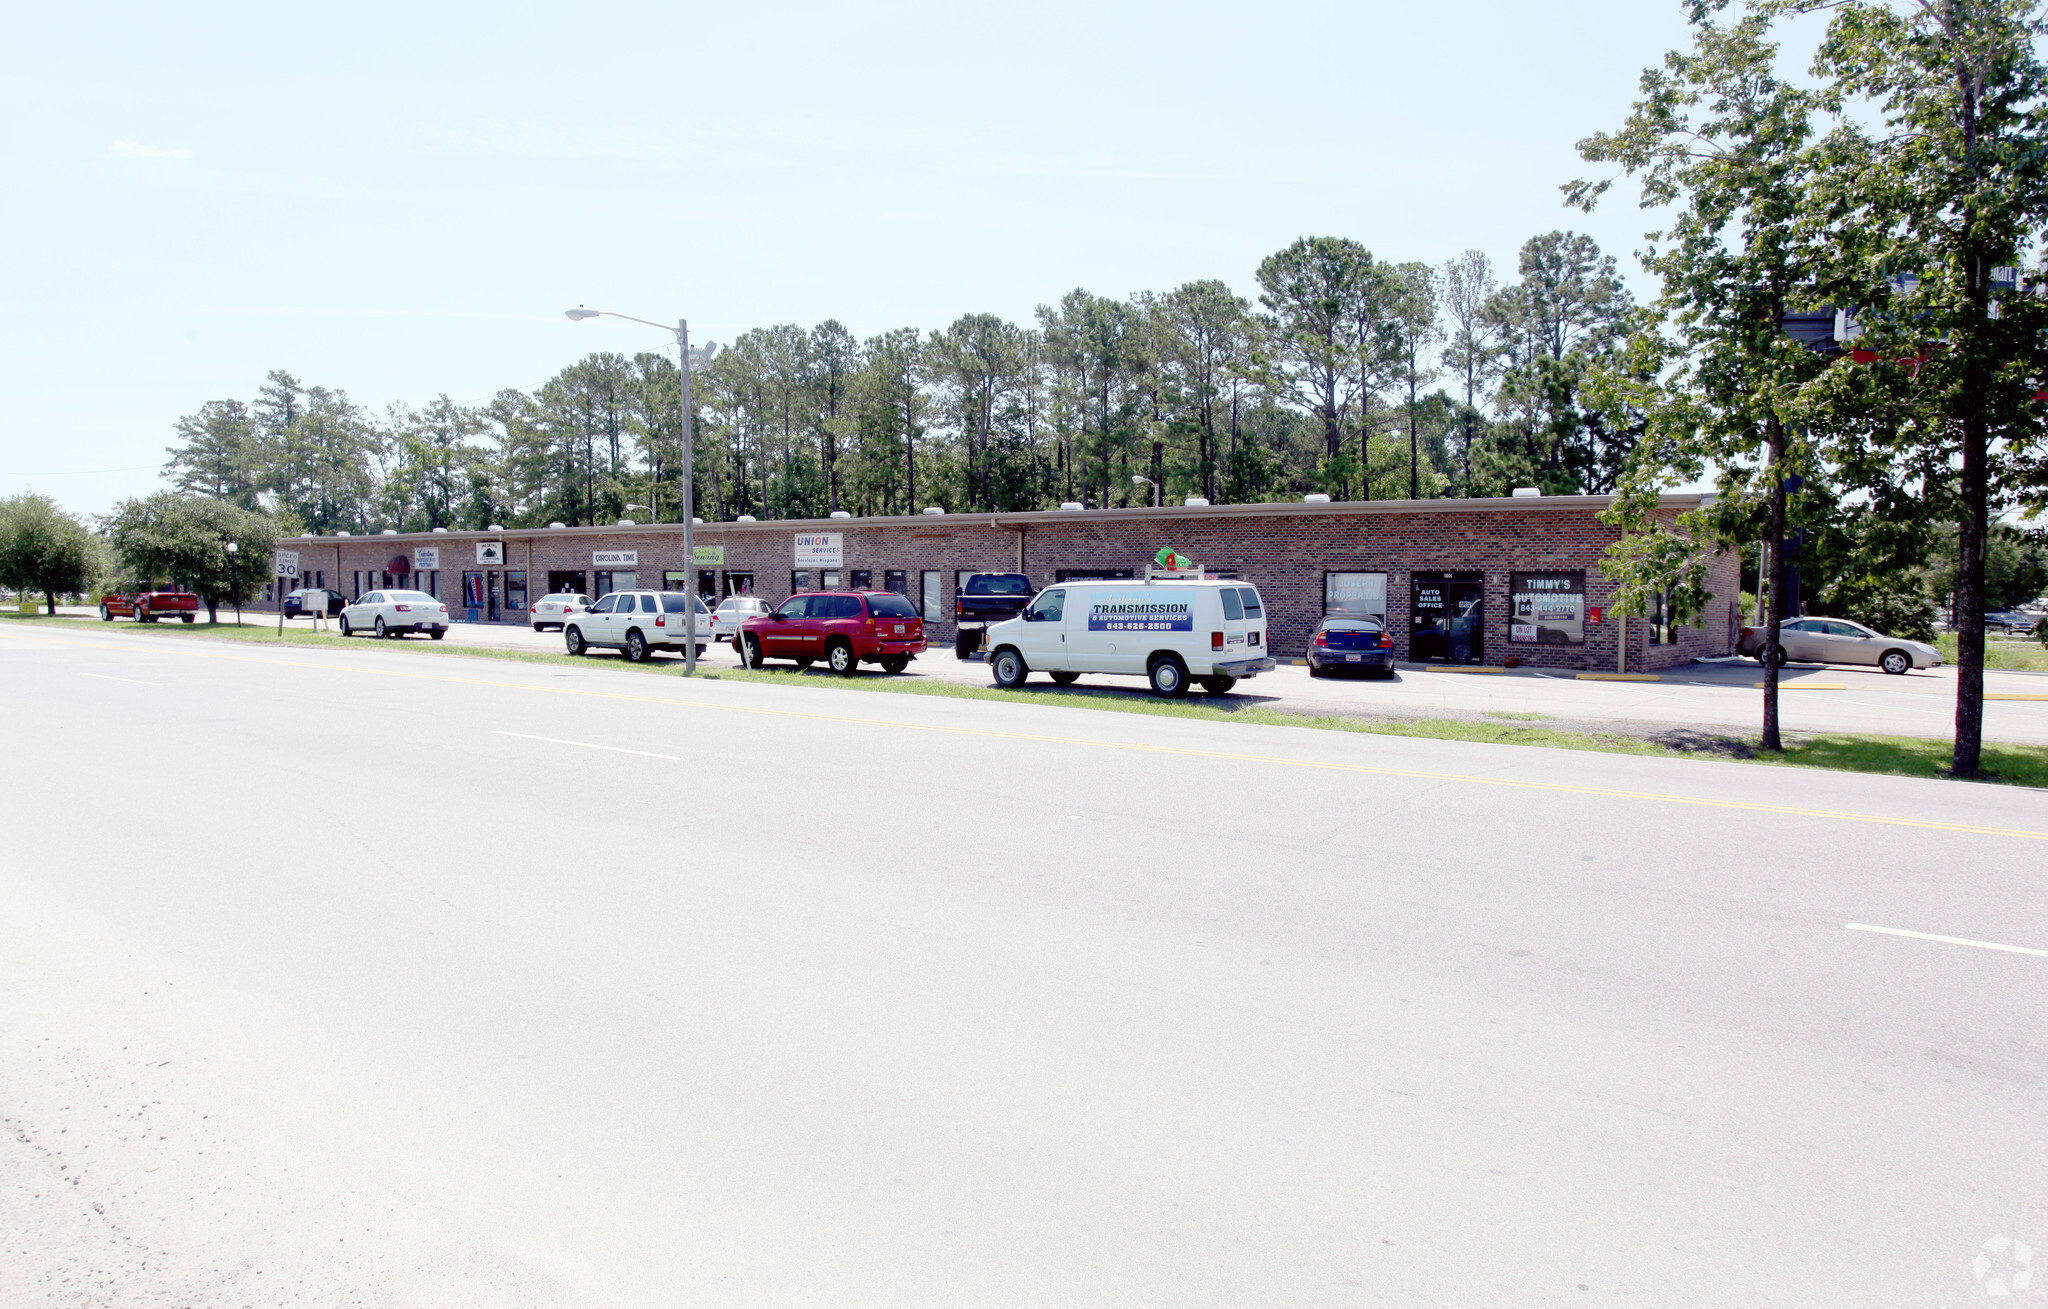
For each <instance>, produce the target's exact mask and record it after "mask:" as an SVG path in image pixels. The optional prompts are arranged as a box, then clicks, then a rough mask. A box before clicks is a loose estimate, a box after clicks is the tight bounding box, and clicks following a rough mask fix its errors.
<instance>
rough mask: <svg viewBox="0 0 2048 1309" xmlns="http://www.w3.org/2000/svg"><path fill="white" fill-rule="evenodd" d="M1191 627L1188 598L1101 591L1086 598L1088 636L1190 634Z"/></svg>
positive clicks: (1151, 592) (1191, 607)
mask: <svg viewBox="0 0 2048 1309" xmlns="http://www.w3.org/2000/svg"><path fill="white" fill-rule="evenodd" d="M1194 626H1195V610H1194V605H1193V603H1192V598H1191V597H1189V596H1185V595H1170V594H1168V595H1162V594H1161V593H1160V592H1159V591H1157V590H1153V589H1145V590H1134V591H1103V592H1098V593H1096V594H1094V595H1090V596H1089V597H1088V630H1089V631H1091V632H1190V631H1193V630H1194Z"/></svg>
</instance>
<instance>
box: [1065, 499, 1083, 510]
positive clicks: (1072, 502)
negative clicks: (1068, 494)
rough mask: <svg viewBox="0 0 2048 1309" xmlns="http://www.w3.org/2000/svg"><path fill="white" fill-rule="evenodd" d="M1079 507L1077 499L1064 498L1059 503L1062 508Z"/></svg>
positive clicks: (1079, 503)
mask: <svg viewBox="0 0 2048 1309" xmlns="http://www.w3.org/2000/svg"><path fill="white" fill-rule="evenodd" d="M1081 507H1082V505H1081V502H1080V501H1079V500H1065V501H1062V502H1061V503H1060V508H1062V509H1079V508H1081Z"/></svg>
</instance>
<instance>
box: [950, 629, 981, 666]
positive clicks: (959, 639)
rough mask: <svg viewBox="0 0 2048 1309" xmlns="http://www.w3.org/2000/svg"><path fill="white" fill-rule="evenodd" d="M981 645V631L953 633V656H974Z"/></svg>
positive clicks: (964, 658)
mask: <svg viewBox="0 0 2048 1309" xmlns="http://www.w3.org/2000/svg"><path fill="white" fill-rule="evenodd" d="M980 645H981V633H979V632H955V633H954V634H953V657H954V658H955V659H960V660H967V659H972V658H974V652H975V650H976V649H978V648H979V647H980Z"/></svg>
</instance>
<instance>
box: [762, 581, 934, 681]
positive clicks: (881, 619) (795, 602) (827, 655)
mask: <svg viewBox="0 0 2048 1309" xmlns="http://www.w3.org/2000/svg"><path fill="white" fill-rule="evenodd" d="M734 644H735V645H737V646H738V647H739V654H740V664H741V666H742V667H745V668H759V667H760V666H761V664H762V661H764V660H768V659H791V660H794V661H795V662H796V666H797V667H798V668H809V667H810V666H811V665H812V664H814V663H816V662H817V661H818V660H820V659H823V660H824V661H825V662H826V663H828V664H830V665H831V667H832V671H833V672H835V673H838V674H839V675H840V676H841V677H851V676H853V675H854V674H855V673H857V672H859V671H860V666H861V664H863V663H870V664H880V665H881V666H882V668H883V670H884V671H886V672H891V673H900V672H902V671H903V670H904V669H906V668H908V667H909V666H910V661H911V660H912V659H914V658H916V657H917V656H918V655H921V654H923V653H924V619H923V618H921V617H919V615H918V612H917V606H915V605H913V604H911V603H910V601H908V600H906V599H904V598H903V597H902V596H900V595H897V594H896V593H895V592H894V591H808V592H806V593H804V594H803V595H794V596H791V597H790V598H789V599H788V600H786V601H784V602H783V604H782V607H781V608H779V609H777V610H775V612H773V613H770V614H764V615H761V616H758V617H754V618H749V619H747V620H746V621H744V622H742V623H741V624H740V631H739V639H738V640H737V641H736V642H734Z"/></svg>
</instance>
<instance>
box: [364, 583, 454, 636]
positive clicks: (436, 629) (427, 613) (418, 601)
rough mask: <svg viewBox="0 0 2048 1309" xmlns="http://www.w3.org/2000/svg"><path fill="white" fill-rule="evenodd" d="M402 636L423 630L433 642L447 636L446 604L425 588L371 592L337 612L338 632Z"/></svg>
mask: <svg viewBox="0 0 2048 1309" xmlns="http://www.w3.org/2000/svg"><path fill="white" fill-rule="evenodd" d="M357 632H369V633H371V634H372V635H374V636H380V637H382V636H404V635H405V634H406V633H407V632H426V633H428V634H429V635H431V636H432V637H433V638H434V639H435V640H436V641H438V640H440V639H441V638H442V637H444V636H446V635H448V606H447V605H444V604H442V603H441V602H440V601H439V600H436V599H435V598H434V597H433V596H430V595H428V594H427V593H426V592H425V591H372V592H370V593H369V594H368V595H366V596H364V597H363V598H362V599H360V600H358V601H356V602H355V603H354V604H351V605H346V606H344V607H343V608H342V611H341V634H342V635H343V636H354V635H355V634H356V633H357Z"/></svg>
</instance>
